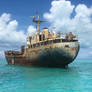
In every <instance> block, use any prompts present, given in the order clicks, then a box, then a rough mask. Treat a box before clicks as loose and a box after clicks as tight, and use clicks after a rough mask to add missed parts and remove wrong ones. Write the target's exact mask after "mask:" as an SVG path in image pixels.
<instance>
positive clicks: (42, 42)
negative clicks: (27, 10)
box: [5, 15, 79, 67]
mask: <svg viewBox="0 0 92 92" xmlns="http://www.w3.org/2000/svg"><path fill="white" fill-rule="evenodd" d="M33 22H35V23H36V24H37V32H36V33H35V35H32V36H30V35H28V37H27V45H26V48H25V47H24V46H22V47H21V51H5V56H6V59H7V61H8V64H14V65H28V66H30V65H31V66H47V67H54V66H55V67H65V66H67V65H68V64H69V63H71V62H72V61H73V60H74V59H75V58H76V56H77V54H78V51H79V42H78V39H77V37H76V36H75V35H73V34H72V32H69V33H66V34H65V37H64V38H62V34H57V33H55V32H50V30H49V29H48V28H43V29H42V31H41V32H40V23H42V22H44V21H42V20H39V15H37V20H36V19H35V17H33Z"/></svg>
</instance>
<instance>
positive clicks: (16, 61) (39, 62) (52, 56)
mask: <svg viewBox="0 0 92 92" xmlns="http://www.w3.org/2000/svg"><path fill="white" fill-rule="evenodd" d="M78 51H79V47H78V48H77V50H76V53H75V56H72V55H70V54H69V53H67V52H66V51H64V50H63V49H52V50H51V49H50V50H45V51H41V52H39V53H38V55H37V56H36V57H35V58H32V57H31V58H30V56H28V57H27V56H23V55H6V59H7V61H8V64H12V65H24V66H43V67H66V66H67V65H68V64H69V63H71V62H73V60H74V59H75V58H76V56H77V54H78Z"/></svg>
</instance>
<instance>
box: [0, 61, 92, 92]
mask: <svg viewBox="0 0 92 92" xmlns="http://www.w3.org/2000/svg"><path fill="white" fill-rule="evenodd" d="M0 92H92V60H75V61H74V63H72V64H70V65H69V68H67V69H62V68H41V67H20V66H10V65H7V63H6V61H5V60H0Z"/></svg>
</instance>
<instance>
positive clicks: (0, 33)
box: [0, 13, 26, 47]
mask: <svg viewBox="0 0 92 92" xmlns="http://www.w3.org/2000/svg"><path fill="white" fill-rule="evenodd" d="M25 38H26V35H25V34H24V31H23V30H18V22H17V21H16V20H11V15H10V14H7V13H3V14H2V15H1V16H0V47H1V46H3V47H4V46H5V47H7V46H15V47H16V46H19V45H21V44H23V43H24V42H25Z"/></svg>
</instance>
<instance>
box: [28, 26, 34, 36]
mask: <svg viewBox="0 0 92 92" xmlns="http://www.w3.org/2000/svg"><path fill="white" fill-rule="evenodd" d="M35 33H36V28H35V27H34V26H32V25H30V26H29V27H28V29H27V34H28V35H30V36H32V35H34V34H35Z"/></svg>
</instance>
